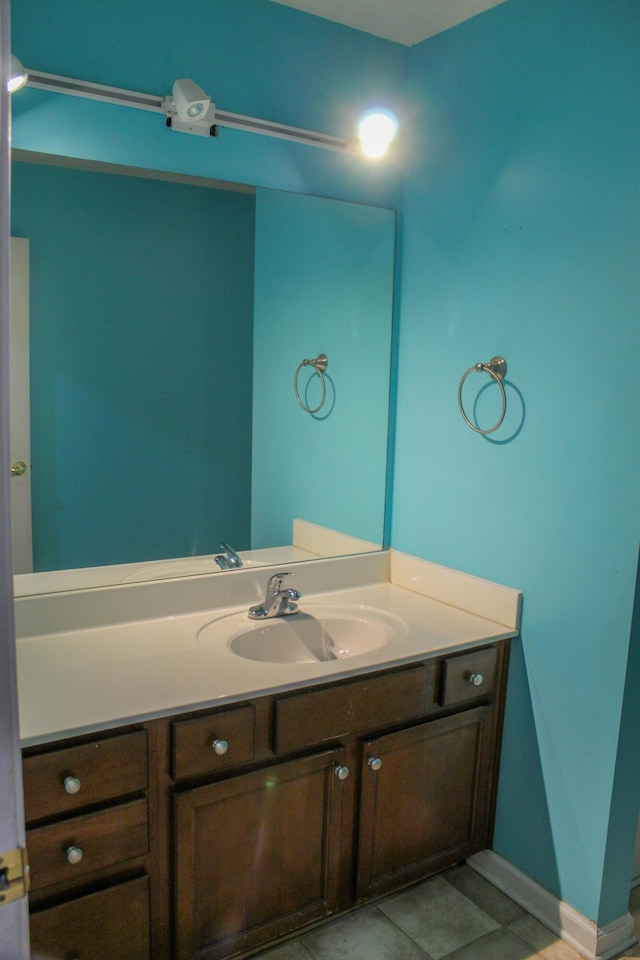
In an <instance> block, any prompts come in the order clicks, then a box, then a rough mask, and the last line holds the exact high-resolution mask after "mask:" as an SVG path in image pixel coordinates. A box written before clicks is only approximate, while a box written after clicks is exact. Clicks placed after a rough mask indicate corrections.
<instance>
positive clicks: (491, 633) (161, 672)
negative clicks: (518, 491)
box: [17, 555, 520, 746]
mask: <svg viewBox="0 0 640 960" xmlns="http://www.w3.org/2000/svg"><path fill="white" fill-rule="evenodd" d="M398 557H399V558H400V560H399V561H398V564H397V570H398V571H399V572H398V579H402V580H403V581H404V582H405V583H408V584H409V585H410V586H411V587H412V589H407V588H406V586H400V585H398V584H397V583H391V582H375V583H371V584H369V585H363V586H355V587H350V588H349V589H344V590H336V589H331V590H329V591H327V592H318V593H311V592H308V591H306V592H305V593H304V596H303V598H302V600H301V601H300V609H301V610H302V611H304V608H305V601H306V602H307V603H313V606H314V608H315V609H316V610H317V609H318V608H317V605H318V604H319V603H323V602H326V603H339V604H358V605H362V606H363V607H365V608H366V607H370V608H374V609H377V610H382V611H385V612H387V613H390V614H392V615H394V616H396V617H399V618H400V619H401V620H403V621H404V623H405V624H406V631H405V635H404V636H403V637H401V638H400V639H398V640H393V641H392V642H391V643H389V644H388V645H387V646H384V647H382V648H379V649H377V650H373V651H370V652H368V653H366V654H362V655H360V656H357V657H352V658H349V659H346V660H330V661H327V662H317V663H306V662H305V663H292V664H283V663H264V662H256V661H253V660H247V659H244V658H242V657H239V656H237V655H236V654H234V653H233V652H232V651H231V650H230V649H229V647H228V644H227V643H226V642H225V641H224V640H222V641H221V642H220V643H219V644H217V645H216V647H215V648H210V649H205V648H204V647H203V646H201V645H200V643H199V642H198V639H197V635H198V631H199V630H200V628H201V627H203V626H204V625H205V624H207V623H210V622H211V621H212V620H215V619H218V618H220V617H224V616H228V615H229V614H231V613H234V612H236V611H241V610H246V609H247V604H246V602H243V603H242V604H234V605H227V606H223V605H220V604H219V603H218V604H216V605H215V606H212V607H211V609H198V610H197V612H184V611H180V612H179V613H177V614H175V615H164V616H160V617H158V618H153V617H146V618H144V619H135V620H129V621H124V622H122V621H120V622H110V623H104V624H97V625H91V626H87V627H82V626H80V627H78V628H75V629H69V628H65V629H63V630H60V631H58V632H47V633H44V632H43V633H38V634H31V635H23V636H21V637H20V638H19V639H18V641H17V655H18V687H19V703H20V727H21V738H22V743H23V745H24V746H28V745H31V744H35V743H43V742H48V741H52V740H56V739H61V738H64V737H68V736H73V735H77V734H82V733H88V732H93V731H96V730H100V729H105V728H109V727H112V726H120V725H123V724H127V723H131V722H134V721H141V720H148V719H151V718H154V717H160V716H166V715H170V714H173V713H179V712H184V711H187V710H193V709H200V708H203V707H208V706H216V705H220V704H222V703H225V702H233V701H237V700H240V699H246V698H247V697H252V696H256V695H261V694H268V693H273V692H275V691H282V690H290V689H295V688H296V687H299V686H305V685H308V684H314V683H320V682H323V681H326V680H332V679H338V678H344V677H346V676H351V675H357V674H359V673H363V672H366V671H369V670H371V669H382V668H384V667H389V666H394V665H398V664H401V663H405V662H410V661H412V660H418V659H421V658H422V657H424V656H425V655H426V656H428V655H431V654H436V653H437V654H442V653H447V652H450V651H453V650H460V649H464V648H468V647H472V646H477V645H480V644H483V643H487V642H490V641H492V640H499V639H504V638H507V637H513V636H516V635H517V634H518V626H519V609H520V602H519V596H520V595H519V594H518V593H517V591H513V590H511V588H506V587H505V588H503V587H499V586H497V585H493V584H487V589H488V591H489V595H490V596H491V595H492V594H491V591H492V590H494V592H495V591H502V592H503V593H505V592H506V597H507V601H508V606H509V608H510V609H511V608H512V609H513V610H516V611H517V615H514V616H515V619H517V621H518V622H515V619H514V616H511V614H510V615H509V616H502V617H501V619H502V620H504V621H507V622H499V621H498V619H496V620H493V619H490V618H489V617H487V616H485V615H484V613H485V611H484V610H483V611H482V613H483V615H482V616H480V615H478V614H477V613H474V612H469V611H468V610H464V609H459V608H458V607H456V606H452V605H451V603H450V602H442V601H441V600H439V599H434V598H432V597H429V596H425V595H423V594H422V593H418V592H414V590H416V589H420V590H422V589H425V587H424V583H423V580H424V576H423V573H420V571H424V570H427V573H428V574H429V576H430V577H431V576H432V574H431V568H433V570H444V569H445V568H436V567H435V565H425V563H424V562H423V561H415V560H414V559H413V558H406V557H404V555H398ZM353 559H354V560H355V559H356V558H353ZM400 561H402V563H401V562H400ZM327 562H329V561H327ZM344 562H345V561H342V563H344ZM376 562H377V563H379V561H376ZM416 564H418V565H419V566H418V568H417V569H418V571H419V575H418V576H413V575H412V576H411V577H410V576H409V575H408V573H407V570H410V572H413V571H415V569H416ZM303 566H306V565H303ZM405 567H406V569H405ZM318 569H319V568H317V567H314V568H313V570H314V571H316V572H317V571H318ZM300 570H302V567H301V568H300ZM446 573H447V577H448V578H449V580H451V578H452V577H458V578H460V577H462V578H465V579H464V580H462V581H461V582H462V583H463V585H464V583H468V584H470V587H471V589H470V592H469V595H470V596H471V595H473V592H474V590H476V591H477V589H478V584H479V585H480V586H482V585H483V584H485V583H486V582H485V581H479V580H477V579H476V578H469V577H467V576H466V575H464V574H457V573H456V572H453V571H446ZM320 579H321V578H320ZM445 579H446V578H445ZM228 582H231V581H228ZM453 582H455V583H456V584H457V583H459V581H458V580H454V581H453ZM112 589H118V588H112ZM426 589H429V587H427V588H426ZM433 592H435V593H437V592H438V591H437V590H435V589H434V591H433ZM445 593H446V590H445ZM461 602H462V604H463V605H464V597H462V600H461ZM476 606H477V604H476ZM481 606H482V605H481ZM498 606H499V604H498ZM510 620H511V621H513V622H509V621H510Z"/></svg>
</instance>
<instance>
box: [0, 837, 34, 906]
mask: <svg viewBox="0 0 640 960" xmlns="http://www.w3.org/2000/svg"><path fill="white" fill-rule="evenodd" d="M28 892H29V860H28V857H27V851H26V850H25V849H24V848H23V847H17V848H16V849H15V850H9V851H8V853H0V907H3V906H4V905H5V903H11V901H12V900H19V899H20V897H26V895H27V893H28Z"/></svg>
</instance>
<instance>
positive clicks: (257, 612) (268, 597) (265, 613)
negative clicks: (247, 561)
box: [249, 570, 301, 620]
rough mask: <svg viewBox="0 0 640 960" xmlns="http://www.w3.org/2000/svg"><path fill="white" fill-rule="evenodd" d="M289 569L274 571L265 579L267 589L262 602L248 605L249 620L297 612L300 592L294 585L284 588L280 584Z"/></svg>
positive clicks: (285, 615) (288, 575) (288, 574)
mask: <svg viewBox="0 0 640 960" xmlns="http://www.w3.org/2000/svg"><path fill="white" fill-rule="evenodd" d="M290 576H291V571H290V570H289V571H286V572H284V573H274V575H273V576H272V577H269V579H268V580H267V589H266V592H265V597H264V601H263V603H258V604H257V605H256V606H255V607H249V619H250V620H267V619H270V618H271V617H290V616H291V614H293V613H298V604H297V603H295V601H296V600H299V599H300V597H301V593H300V591H299V590H296V589H295V587H289V588H284V589H283V587H282V584H283V582H284V578H285V577H290Z"/></svg>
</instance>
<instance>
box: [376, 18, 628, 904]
mask: <svg viewBox="0 0 640 960" xmlns="http://www.w3.org/2000/svg"><path fill="white" fill-rule="evenodd" d="M639 89H640V9H639V6H638V4H637V3H636V2H634V0H617V2H615V3H610V2H604V0H542V2H541V0H508V2H506V3H503V4H500V5H499V6H497V7H495V8H494V9H492V10H490V11H488V12H486V13H485V14H482V15H481V16H478V17H476V18H473V19H471V20H469V21H467V22H466V23H464V24H462V25H460V26H459V27H457V28H455V29H452V30H449V31H447V32H445V33H443V34H441V35H439V36H437V37H434V38H432V39H430V40H428V41H426V42H425V43H424V44H422V45H420V46H417V47H415V48H413V49H412V50H411V54H410V71H409V79H408V87H407V99H408V102H409V103H410V104H411V117H412V123H411V127H410V130H409V136H410V138H411V143H410V145H409V151H408V152H409V162H408V166H407V176H406V181H405V194H404V206H403V236H402V244H403V257H402V264H401V272H402V290H401V321H400V353H399V379H398V395H397V404H398V416H397V445H396V454H395V490H394V501H393V527H392V543H393V546H394V547H396V548H398V549H400V550H405V551H407V552H410V553H414V554H418V555H419V556H422V557H426V558H428V559H430V560H433V561H436V562H438V563H443V564H446V565H448V566H452V567H455V568H458V569H461V570H465V571H468V572H470V573H473V574H479V575H480V576H483V577H488V578H490V579H493V580H497V581H499V582H502V583H506V584H510V585H513V586H515V587H519V588H521V589H522V590H523V591H524V619H523V624H522V641H521V643H518V644H516V646H515V650H514V662H513V665H512V670H511V678H510V688H509V703H508V710H507V718H506V731H505V742H504V753H503V763H502V773H501V785H500V794H499V803H498V814H497V823H496V833H495V849H496V850H497V852H498V853H500V854H502V855H503V856H505V857H506V858H508V859H509V860H511V861H513V862H514V863H515V864H516V865H517V866H518V867H520V868H521V869H522V870H524V871H525V872H526V873H527V874H529V875H530V876H532V877H533V878H534V879H536V880H537V881H539V882H540V883H542V884H543V885H544V886H545V887H547V888H548V889H550V890H551V891H552V892H553V893H554V894H556V895H558V896H560V897H562V898H563V899H565V900H567V901H568V902H569V903H571V904H572V905H573V906H575V907H576V908H577V909H579V910H580V911H582V912H583V913H585V914H586V915H587V916H589V917H591V918H599V919H600V920H601V922H607V921H609V920H611V919H612V917H614V916H619V915H620V914H621V913H623V912H624V911H625V910H626V900H625V897H624V896H622V895H621V893H620V884H618V887H617V889H616V892H615V895H613V896H610V895H609V894H610V892H612V888H611V890H610V889H609V886H610V877H606V876H605V882H604V886H603V875H604V860H605V850H606V848H607V842H608V839H607V838H608V837H609V843H610V842H611V831H613V833H614V834H616V833H617V834H618V836H619V837H624V838H625V840H626V841H627V843H626V846H625V845H624V844H622V846H623V847H624V849H626V851H627V858H626V860H625V859H624V857H623V858H622V859H621V860H620V861H619V862H618V864H617V870H618V875H619V876H620V877H622V887H623V888H624V887H625V884H626V895H628V882H629V877H630V870H631V859H632V854H633V836H632V835H631V834H630V833H629V824H630V822H631V820H632V819H633V817H632V816H630V811H631V810H632V809H633V812H634V813H635V816H637V808H638V799H639V794H638V791H637V789H636V792H635V795H634V794H633V791H631V792H629V791H627V792H626V794H625V796H624V798H621V797H620V796H619V795H617V796H614V802H613V803H612V789H613V782H614V771H615V767H616V757H617V755H618V746H619V745H618V735H619V731H620V719H621V708H622V702H623V691H624V683H625V672H626V666H627V656H628V653H629V636H630V623H631V613H632V604H633V595H634V583H635V575H636V562H637V550H638V535H639V532H640V496H639V494H638V490H639V478H640V427H639V421H638V418H637V416H636V413H637V411H638V410H639V409H640V378H639V377H638V360H639V359H640V323H639V319H640V318H639V315H638V311H639V308H638V305H639V304H640V269H639V264H638V257H637V250H638V247H637V240H638V224H639V222H640V197H639V190H638V169H639V163H638V161H639V159H640V123H639V114H638V109H637V106H638V101H637V94H638V90H639ZM496 353H501V354H503V355H504V356H505V357H506V359H507V361H508V365H509V370H508V381H509V384H508V386H507V397H508V410H509V413H508V416H507V419H506V421H505V424H504V425H503V427H501V428H500V429H499V430H498V431H497V432H496V433H494V434H492V435H491V437H490V438H487V439H485V438H483V437H481V436H479V435H477V434H475V433H473V432H472V431H471V430H470V429H469V428H468V427H467V426H465V424H464V423H463V421H462V418H461V416H460V414H459V412H458V406H457V397H456V393H457V387H458V381H459V379H460V377H461V375H462V374H463V372H464V371H465V370H467V368H468V367H470V366H471V365H472V364H474V363H475V362H477V361H486V360H488V359H489V358H490V357H492V356H493V355H494V354H496ZM473 378H479V375H478V374H475V373H474V374H472V375H471V379H473ZM483 380H484V381H486V382H487V383H488V378H486V377H483V378H482V379H476V382H475V383H472V385H471V393H470V395H469V397H468V399H467V404H468V407H469V408H470V409H471V410H473V394H474V391H478V389H479V387H480V386H481V385H482V383H483ZM492 393H493V396H492ZM496 395H497V388H495V387H494V388H492V389H487V390H485V391H484V394H483V397H481V398H480V403H479V407H478V417H479V419H480V420H481V422H482V424H483V425H486V426H489V425H490V424H491V422H492V419H495V418H496V417H497V410H498V403H497V396H496ZM637 680H638V678H636V683H635V689H636V691H637V688H638V683H637ZM626 737H627V739H626V740H625V741H624V742H622V741H621V744H620V757H619V759H620V758H626V759H627V760H628V759H629V758H630V757H633V758H634V759H633V763H634V764H635V765H637V764H638V747H639V746H640V743H639V742H638V730H637V728H636V730H635V731H633V730H628V731H627V732H626ZM634 751H635V756H634ZM636 787H637V784H636ZM625 805H626V809H623V808H624V807H625ZM620 846H621V845H620V844H619V845H618V849H619V848H620ZM610 868H611V865H609V869H610Z"/></svg>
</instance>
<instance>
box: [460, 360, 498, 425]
mask: <svg viewBox="0 0 640 960" xmlns="http://www.w3.org/2000/svg"><path fill="white" fill-rule="evenodd" d="M474 370H475V372H476V373H488V374H489V376H490V377H491V378H492V379H493V380H495V382H496V383H497V384H498V386H499V387H500V390H501V392H502V413H501V414H500V417H499V418H498V422H497V423H495V424H494V425H493V426H492V427H490V428H489V429H488V430H481V429H480V427H476V426H474V425H473V424H472V423H471V421H470V420H469V417H468V416H467V415H466V413H465V412H464V407H463V406H462V385H463V384H464V382H465V380H466V379H467V377H468V376H469V374H470V373H472V372H473V371H474ZM506 373H507V361H506V360H505V359H504V357H492V358H491V360H489V362H488V363H474V365H473V366H472V367H469V369H468V370H467V371H466V372H465V373H463V374H462V377H461V378H460V383H459V385H458V406H459V407H460V413H461V414H462V418H463V420H464V422H465V423H466V425H467V426H468V427H471V429H472V430H475V432H476V433H493V432H494V430H497V429H498V427H499V426H500V424H501V423H502V421H503V420H504V415H505V413H506V412H507V395H506V393H505V392H504V384H503V383H502V380H503V378H504V377H505V376H506Z"/></svg>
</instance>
